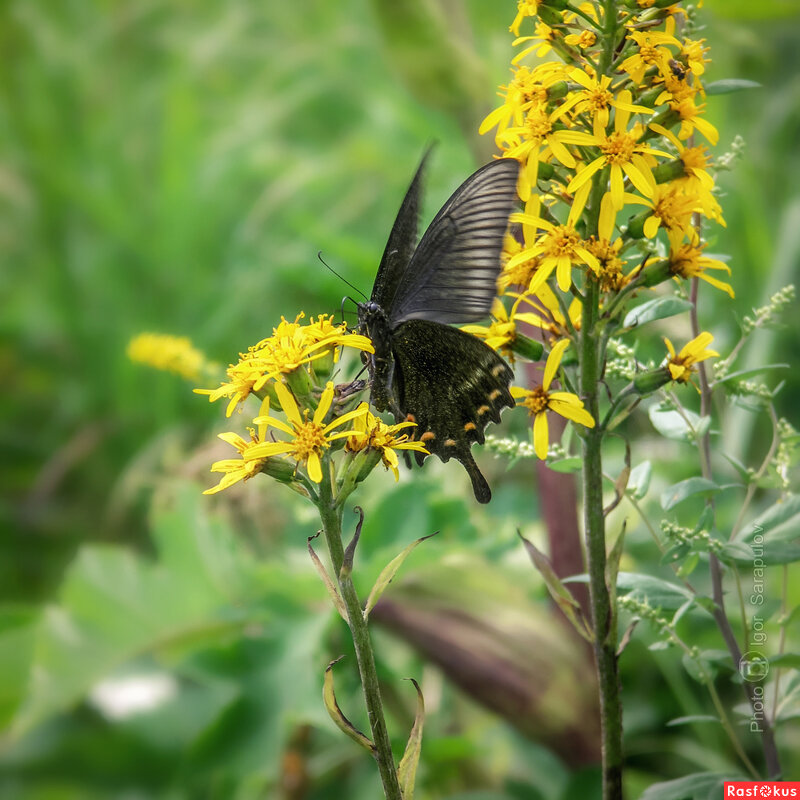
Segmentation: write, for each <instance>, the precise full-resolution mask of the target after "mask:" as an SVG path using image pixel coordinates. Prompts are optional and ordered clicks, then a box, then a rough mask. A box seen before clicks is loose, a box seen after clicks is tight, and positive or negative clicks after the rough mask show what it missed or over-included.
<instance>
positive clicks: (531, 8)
mask: <svg viewBox="0 0 800 800" xmlns="http://www.w3.org/2000/svg"><path fill="white" fill-rule="evenodd" d="M540 3H541V0H517V16H516V17H514V21H513V22H512V23H511V25H510V26H509V28H508V29H509V30H510V31H511V33H513V34H514V36H519V26H520V25H521V24H522V20H524V19H525V18H526V17H535V16H536V14H537V13H538V12H539V4H540Z"/></svg>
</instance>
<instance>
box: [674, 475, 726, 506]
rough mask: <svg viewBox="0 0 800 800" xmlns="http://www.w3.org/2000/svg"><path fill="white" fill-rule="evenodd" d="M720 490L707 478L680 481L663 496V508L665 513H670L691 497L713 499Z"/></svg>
mask: <svg viewBox="0 0 800 800" xmlns="http://www.w3.org/2000/svg"><path fill="white" fill-rule="evenodd" d="M719 490H720V487H719V486H717V484H716V483H714V482H713V481H710V480H708V479H707V478H700V477H694V478H687V479H686V480H685V481H680V482H679V483H676V484H674V485H672V486H670V487H669V488H668V489H665V490H664V492H663V493H662V494H661V508H663V509H664V511H669V510H670V509H672V508H675V506H677V505H678V504H679V503H682V502H683V501H684V500H688V499H689V498H690V497H695V496H696V495H702V496H703V497H711V496H712V495H715V494H717V492H719Z"/></svg>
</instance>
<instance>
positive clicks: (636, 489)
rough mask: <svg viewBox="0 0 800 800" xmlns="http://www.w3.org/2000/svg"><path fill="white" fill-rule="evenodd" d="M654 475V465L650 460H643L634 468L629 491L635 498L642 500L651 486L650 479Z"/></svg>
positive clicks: (629, 481) (629, 480) (629, 482)
mask: <svg viewBox="0 0 800 800" xmlns="http://www.w3.org/2000/svg"><path fill="white" fill-rule="evenodd" d="M652 475H653V465H652V464H651V463H650V462H649V461H642V462H641V463H640V464H637V465H636V466H635V467H634V468H633V469H632V470H631V475H630V478H629V479H628V488H627V492H628V494H630V495H631V496H632V497H633V498H634V499H635V500H641V499H643V498H644V497H645V495H646V494H647V490H648V489H649V488H650V479H651V477H652Z"/></svg>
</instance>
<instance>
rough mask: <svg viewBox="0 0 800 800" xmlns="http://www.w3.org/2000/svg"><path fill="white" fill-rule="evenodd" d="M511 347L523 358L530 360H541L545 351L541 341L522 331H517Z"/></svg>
mask: <svg viewBox="0 0 800 800" xmlns="http://www.w3.org/2000/svg"><path fill="white" fill-rule="evenodd" d="M511 349H512V350H513V351H514V352H515V353H518V354H519V355H521V356H522V357H523V358H527V359H528V361H541V359H542V354H543V353H544V345H543V344H542V343H541V342H537V341H536V340H535V339H529V338H528V337H527V336H524V335H523V334H521V333H517V335H516V336H515V337H514V340H513V341H512V342H511Z"/></svg>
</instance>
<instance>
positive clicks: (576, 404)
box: [549, 392, 595, 428]
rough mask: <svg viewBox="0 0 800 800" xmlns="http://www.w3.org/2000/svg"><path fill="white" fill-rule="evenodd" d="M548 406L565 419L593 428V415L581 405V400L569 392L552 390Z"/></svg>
mask: <svg viewBox="0 0 800 800" xmlns="http://www.w3.org/2000/svg"><path fill="white" fill-rule="evenodd" d="M549 405H550V408H552V409H553V411H555V412H556V414H560V415H561V416H562V417H564V418H565V419H569V420H572V422H577V423H579V424H580V425H585V426H586V427H587V428H594V424H595V423H594V417H593V416H592V415H591V414H590V413H589V412H588V411H587V410H586V409H585V408H584V407H583V403H582V402H581V400H580V399H579V398H578V397H577V396H576V395H574V394H571V393H570V392H553V394H551V395H550V403H549Z"/></svg>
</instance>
